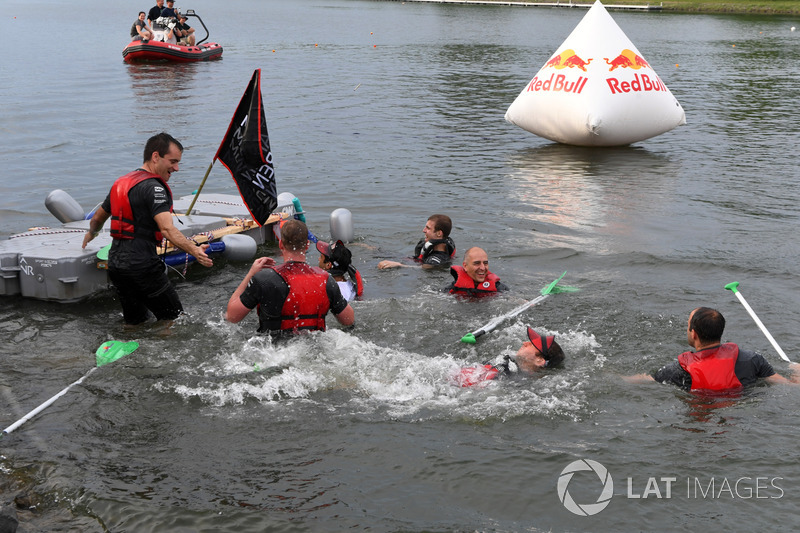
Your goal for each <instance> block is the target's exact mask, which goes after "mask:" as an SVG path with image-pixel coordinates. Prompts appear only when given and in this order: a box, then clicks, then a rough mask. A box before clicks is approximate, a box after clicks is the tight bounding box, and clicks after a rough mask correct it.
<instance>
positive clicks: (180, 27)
mask: <svg viewBox="0 0 800 533" xmlns="http://www.w3.org/2000/svg"><path fill="white" fill-rule="evenodd" d="M175 37H176V38H177V39H178V44H182V45H184V46H194V43H195V36H194V28H192V27H191V26H189V25H188V24H186V15H184V14H183V13H180V14H179V15H178V24H176V25H175Z"/></svg>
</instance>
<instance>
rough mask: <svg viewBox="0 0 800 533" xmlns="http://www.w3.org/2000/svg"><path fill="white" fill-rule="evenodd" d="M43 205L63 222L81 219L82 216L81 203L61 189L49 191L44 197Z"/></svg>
mask: <svg viewBox="0 0 800 533" xmlns="http://www.w3.org/2000/svg"><path fill="white" fill-rule="evenodd" d="M44 205H45V207H47V210H48V211H50V213H52V215H53V216H54V217H56V218H57V219H58V220H59V221H61V222H62V223H64V224H66V223H67V222H75V221H76V220H83V218H84V215H83V208H82V207H81V204H79V203H78V202H77V201H76V200H75V199H74V198H73V197H72V196H70V195H69V193H67V192H66V191H62V190H61V189H55V190H53V191H50V194H48V195H47V198H45V199H44Z"/></svg>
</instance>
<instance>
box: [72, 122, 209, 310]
mask: <svg viewBox="0 0 800 533" xmlns="http://www.w3.org/2000/svg"><path fill="white" fill-rule="evenodd" d="M182 155H183V146H182V145H181V143H179V142H178V141H177V140H176V139H175V138H173V137H172V136H171V135H169V134H167V133H159V134H158V135H154V136H152V137H150V138H149V139H148V140H147V144H145V147H144V160H143V163H142V166H141V167H140V168H137V169H136V170H134V171H133V172H129V173H128V174H126V175H124V176H122V177H120V178H119V179H117V180H116V181H115V182H114V185H113V186H112V187H111V192H110V193H109V194H108V196H107V197H106V199H105V200H104V201H103V203H102V204H101V205H100V207H98V208H97V211H95V213H94V215H93V216H92V220H91V221H90V222H89V229H88V231H87V232H86V235H85V236H84V238H83V246H82V247H83V248H86V245H87V244H88V243H89V242H90V241H91V240H92V239H94V238H95V237H96V236H97V234H98V233H99V232H100V230H101V229H102V228H103V225H104V224H105V222H106V220H108V219H109V218H111V237H112V238H113V241H112V243H111V250H110V251H109V253H108V277H109V278H110V279H111V283H112V284H113V285H114V287H115V288H116V290H117V292H118V294H119V300H120V303H121V304H122V314H123V317H124V319H125V323H127V324H131V325H134V324H140V323H142V322H144V321H146V320H147V319H148V317H149V313H148V311H149V312H152V314H153V315H155V317H156V319H158V320H173V319H175V318H177V317H178V315H180V314H181V313H182V312H183V306H182V305H181V301H180V298H178V292H177V291H176V290H175V288H174V287H173V286H172V283H171V282H170V280H169V278H168V277H167V272H166V265H165V264H164V262H163V261H162V260H161V258H160V257H159V256H158V254H157V253H156V247H157V246H158V245H159V244H161V241H162V238H166V239H167V240H168V241H169V242H171V243H172V244H173V245H174V246H175V247H177V248H180V249H181V250H183V251H184V252H186V253H188V254H190V255H192V256H194V257H195V259H197V262H198V263H200V264H201V265H203V266H205V267H210V266H211V265H212V264H213V262H212V261H211V259H210V258H209V257H208V256H207V255H206V253H205V250H206V248H208V245H207V244H206V245H202V246H198V245H196V244H195V243H194V242H192V241H190V240H189V239H187V238H186V237H184V235H183V234H182V233H181V232H180V231H178V229H177V228H176V227H175V225H174V224H173V222H172V191H171V190H170V188H169V185H167V182H168V181H169V178H170V176H171V175H172V173H173V172H177V171H178V164H179V163H180V161H181V157H182Z"/></svg>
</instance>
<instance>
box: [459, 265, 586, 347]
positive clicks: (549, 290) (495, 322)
mask: <svg viewBox="0 0 800 533" xmlns="http://www.w3.org/2000/svg"><path fill="white" fill-rule="evenodd" d="M566 273H567V271H566V270H565V271H564V274H566ZM564 274H561V275H560V276H559V277H557V278H556V279H554V280H553V282H552V283H551V284H550V285H547V286H546V287H545V288H543V289H542V290H541V296H537V297H536V298H534V299H533V300H530V301H529V302H525V303H524V304H522V305H520V306H519V307H517V308H516V309H512V310H511V311H509V312H508V313H506V314H505V315H502V316H499V317H497V318H493V319H492V320H490V321H489V322H488V323H487V324H486V325H484V326H482V327H481V328H479V329H476V330H475V331H473V332H472V333H467V334H466V335H464V336H463V337H461V342H466V343H467V344H475V343H476V342H477V339H478V337H481V336H483V335H485V334H487V333H489V332H490V331H492V330H493V329H494V328H496V327H497V326H499V325H500V324H501V323H502V322H503V321H504V320H506V319H508V318H514V317H515V316H517V315H519V314H520V313H522V312H523V311H525V310H526V309H528V308H529V307H533V306H534V305H536V304H538V303H539V302H541V301H543V300H545V299H546V298H547V297H548V296H550V295H551V294H558V293H561V292H575V291H577V290H578V289H577V288H575V287H563V286H562V287H559V286H558V282H559V281H561V278H563V277H564Z"/></svg>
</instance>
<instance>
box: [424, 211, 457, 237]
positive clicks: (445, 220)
mask: <svg viewBox="0 0 800 533" xmlns="http://www.w3.org/2000/svg"><path fill="white" fill-rule="evenodd" d="M428 220H430V221H432V222H433V230H434V231H441V232H442V237H444V238H445V239H446V238H447V237H449V236H450V230H452V229H453V221H452V220H450V217H449V216H447V215H431V216H429V217H428Z"/></svg>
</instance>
